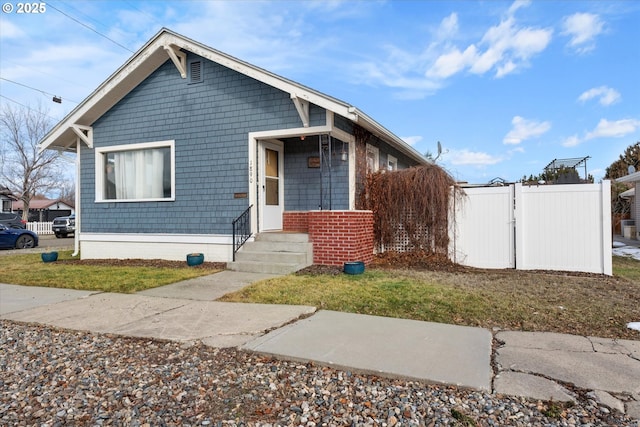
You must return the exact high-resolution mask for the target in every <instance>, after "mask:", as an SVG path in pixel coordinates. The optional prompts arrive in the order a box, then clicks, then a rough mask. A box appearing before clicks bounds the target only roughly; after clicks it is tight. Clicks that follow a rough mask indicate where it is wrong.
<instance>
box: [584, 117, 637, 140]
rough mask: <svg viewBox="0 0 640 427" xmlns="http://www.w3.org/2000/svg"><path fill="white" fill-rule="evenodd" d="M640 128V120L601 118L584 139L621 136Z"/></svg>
mask: <svg viewBox="0 0 640 427" xmlns="http://www.w3.org/2000/svg"><path fill="white" fill-rule="evenodd" d="M638 129H640V120H636V119H622V120H616V121H609V120H607V119H601V120H600V122H598V126H596V128H595V129H594V130H593V131H591V132H588V133H587V134H586V135H585V137H584V139H585V140H588V139H594V138H621V137H623V136H626V135H629V134H630V133H633V132H635V131H636V130H638Z"/></svg>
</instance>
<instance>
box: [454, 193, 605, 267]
mask: <svg viewBox="0 0 640 427" xmlns="http://www.w3.org/2000/svg"><path fill="white" fill-rule="evenodd" d="M464 191H465V193H466V194H467V196H466V197H463V198H461V199H458V200H455V201H454V202H453V204H454V206H452V212H453V213H454V215H455V222H453V223H452V229H451V230H450V254H451V259H452V260H453V261H454V262H457V263H459V264H463V265H468V266H472V267H479V268H516V269H519V270H559V271H582V272H589V273H600V274H608V275H611V274H612V264H611V243H612V242H611V207H610V204H611V201H610V200H611V199H610V195H611V183H610V181H603V182H602V183H600V184H571V185H543V186H523V185H522V184H512V185H509V186H505V187H486V188H465V189H464Z"/></svg>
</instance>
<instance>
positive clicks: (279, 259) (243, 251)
mask: <svg viewBox="0 0 640 427" xmlns="http://www.w3.org/2000/svg"><path fill="white" fill-rule="evenodd" d="M311 264H313V243H311V242H310V241H309V235H308V234H305V233H285V232H268V233H258V234H256V236H255V239H254V241H252V242H247V243H245V244H244V245H243V246H242V248H240V250H239V251H238V252H237V253H236V260H235V261H234V262H229V263H227V268H228V269H229V270H233V271H244V272H249V273H270V274H289V273H293V272H295V271H298V270H300V269H303V268H305V267H308V266H310V265H311Z"/></svg>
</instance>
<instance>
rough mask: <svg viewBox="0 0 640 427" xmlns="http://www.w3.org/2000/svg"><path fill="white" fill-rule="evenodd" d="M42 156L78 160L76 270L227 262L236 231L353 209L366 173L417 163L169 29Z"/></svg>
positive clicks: (282, 83)
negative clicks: (291, 216) (119, 264)
mask: <svg viewBox="0 0 640 427" xmlns="http://www.w3.org/2000/svg"><path fill="white" fill-rule="evenodd" d="M40 146H41V149H53V150H64V151H70V152H75V153H76V154H77V163H78V164H77V170H78V180H77V181H78V184H77V185H78V188H77V191H76V194H77V198H78V200H77V201H76V211H77V212H76V214H77V227H78V229H79V230H80V231H79V232H78V233H77V234H76V252H78V251H79V250H80V251H81V257H82V258H83V259H90V258H120V259H125V258H149V259H153V258H157V259H174V260H184V259H185V254H189V253H192V252H198V253H204V254H205V258H206V260H208V261H231V259H232V258H233V257H234V251H233V226H232V223H234V220H235V219H237V218H243V219H245V221H240V223H243V224H245V231H244V233H243V234H245V235H246V236H252V238H251V239H250V240H253V238H254V237H255V238H256V239H258V240H259V238H258V237H256V236H258V235H259V233H263V232H266V231H277V230H282V229H283V217H284V216H285V213H286V212H305V211H317V210H328V211H355V210H356V209H357V200H358V193H359V188H360V186H361V183H362V181H363V177H364V176H365V175H366V173H367V172H370V171H374V170H378V169H381V168H383V169H391V170H392V169H400V168H406V167H411V166H414V165H421V164H426V163H427V160H426V159H425V158H424V157H423V156H422V155H421V154H420V153H419V152H417V151H416V150H414V149H413V148H412V147H410V146H409V145H408V144H406V143H405V142H404V141H402V140H401V139H400V138H399V137H397V136H396V135H394V134H392V133H391V132H389V131H388V130H387V129H385V128H384V127H383V126H382V125H380V124H379V123H378V122H376V121H374V120H373V119H372V118H370V117H369V116H367V115H366V114H364V113H363V112H362V111H360V110H359V109H358V108H356V107H354V106H352V105H350V104H348V103H345V102H343V101H340V100H338V99H335V98H332V97H330V96H327V95H325V94H322V93H320V92H317V91H315V90H313V89H310V88H308V87H305V86H303V85H300V84H298V83H295V82H293V81H291V80H288V79H285V78H283V77H280V76H278V75H276V74H273V73H271V72H269V71H267V70H264V69H261V68H258V67H256V66H253V65H251V64H248V63H246V62H244V61H241V60H239V59H236V58H234V57H231V56H229V55H227V54H225V53H222V52H219V51H217V50H215V49H212V48H210V47H208V46H205V45H203V44H201V43H198V42H196V41H194V40H190V39H188V38H186V37H184V36H182V35H180V34H177V33H174V32H172V31H170V30H168V29H162V30H161V31H160V32H159V33H158V34H157V35H155V36H154V37H153V38H152V39H151V40H150V41H149V42H147V43H146V44H145V45H144V46H143V47H142V48H141V49H140V50H139V51H138V52H136V53H135V54H134V55H133V56H132V57H131V58H130V59H129V60H128V61H127V62H126V63H125V64H124V65H123V66H122V67H120V68H119V69H118V70H117V71H116V72H115V73H114V74H112V75H111V76H110V77H109V78H108V79H107V80H106V81H105V82H104V83H102V84H101V85H100V86H99V87H98V88H97V89H96V90H95V91H94V92H93V93H91V95H89V97H88V98H86V99H85V100H84V101H83V102H82V103H81V104H80V105H78V106H77V107H76V108H75V109H74V110H73V111H72V112H70V113H69V114H68V115H67V116H66V117H65V118H64V119H63V120H62V121H61V122H60V123H58V124H57V125H56V126H55V127H54V128H53V129H52V130H51V131H50V132H49V133H48V134H47V135H46V136H45V137H44V138H43V140H42V141H41V144H40ZM243 214H244V216H242V215H243ZM236 224H238V222H237V221H236ZM236 231H237V232H241V230H236ZM270 246H272V247H276V246H277V245H273V244H271V245H270ZM309 263H310V261H307V264H309Z"/></svg>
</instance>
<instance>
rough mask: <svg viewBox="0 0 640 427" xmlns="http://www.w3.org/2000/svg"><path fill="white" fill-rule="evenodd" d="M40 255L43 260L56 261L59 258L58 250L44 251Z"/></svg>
mask: <svg viewBox="0 0 640 427" xmlns="http://www.w3.org/2000/svg"><path fill="white" fill-rule="evenodd" d="M40 257H41V258H42V262H54V261H57V260H58V252H43V253H42V254H40Z"/></svg>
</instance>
